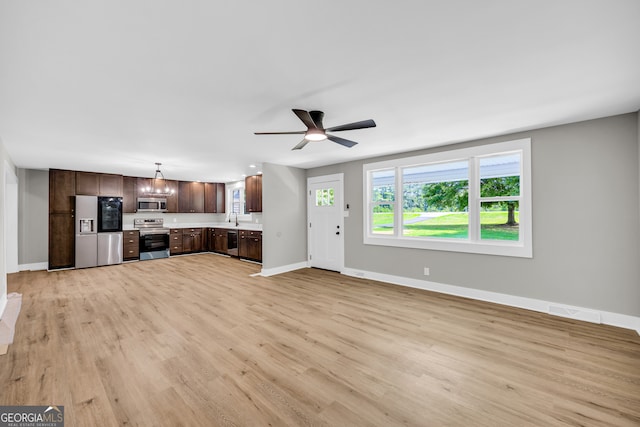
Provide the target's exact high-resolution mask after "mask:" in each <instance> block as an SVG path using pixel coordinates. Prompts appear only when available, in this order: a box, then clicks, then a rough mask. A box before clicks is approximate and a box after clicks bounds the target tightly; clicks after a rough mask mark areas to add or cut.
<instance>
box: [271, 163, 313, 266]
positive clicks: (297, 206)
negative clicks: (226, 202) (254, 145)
mask: <svg viewBox="0 0 640 427" xmlns="http://www.w3.org/2000/svg"><path fill="white" fill-rule="evenodd" d="M306 188H307V179H306V173H305V171H304V170H303V169H298V168H293V167H287V166H280V165H274V164H270V163H265V164H263V166H262V230H263V231H262V248H263V251H262V252H263V258H262V267H263V268H264V269H270V268H276V267H282V266H285V265H290V264H296V263H299V262H305V261H306V260H307V205H306V201H307V198H306Z"/></svg>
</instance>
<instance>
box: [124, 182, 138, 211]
mask: <svg viewBox="0 0 640 427" xmlns="http://www.w3.org/2000/svg"><path fill="white" fill-rule="evenodd" d="M137 188H138V178H135V177H132V176H125V177H123V178H122V190H123V196H122V212H123V213H135V212H136V200H137V198H138V191H137Z"/></svg>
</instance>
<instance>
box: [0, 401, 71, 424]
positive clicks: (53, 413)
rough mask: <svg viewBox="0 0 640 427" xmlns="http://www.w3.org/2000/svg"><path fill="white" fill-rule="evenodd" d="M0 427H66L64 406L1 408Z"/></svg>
mask: <svg viewBox="0 0 640 427" xmlns="http://www.w3.org/2000/svg"><path fill="white" fill-rule="evenodd" d="M0 427H64V406H0Z"/></svg>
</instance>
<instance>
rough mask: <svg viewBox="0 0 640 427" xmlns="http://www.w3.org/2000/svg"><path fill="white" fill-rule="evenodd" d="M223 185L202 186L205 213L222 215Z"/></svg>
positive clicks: (223, 208)
mask: <svg viewBox="0 0 640 427" xmlns="http://www.w3.org/2000/svg"><path fill="white" fill-rule="evenodd" d="M224 193H225V185H224V184H223V183H219V182H218V183H205V184H204V211H205V212H206V213H224V211H225V204H224V202H225V195H224Z"/></svg>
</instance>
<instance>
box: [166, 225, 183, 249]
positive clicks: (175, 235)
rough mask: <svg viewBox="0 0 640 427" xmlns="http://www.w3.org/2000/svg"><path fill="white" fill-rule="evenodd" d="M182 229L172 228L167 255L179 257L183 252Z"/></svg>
mask: <svg viewBox="0 0 640 427" xmlns="http://www.w3.org/2000/svg"><path fill="white" fill-rule="evenodd" d="M182 234H183V233H182V229H181V228H172V229H171V231H170V234H169V254H170V255H180V254H181V253H182V252H183V246H182Z"/></svg>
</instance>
